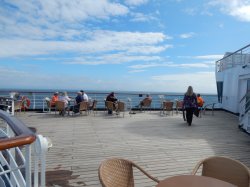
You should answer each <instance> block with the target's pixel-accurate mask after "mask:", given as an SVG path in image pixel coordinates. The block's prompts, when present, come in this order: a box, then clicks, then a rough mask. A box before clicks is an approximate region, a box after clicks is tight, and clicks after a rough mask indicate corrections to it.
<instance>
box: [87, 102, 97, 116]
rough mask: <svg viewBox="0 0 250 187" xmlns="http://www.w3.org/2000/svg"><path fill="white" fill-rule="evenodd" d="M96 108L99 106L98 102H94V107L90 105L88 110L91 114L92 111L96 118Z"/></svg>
mask: <svg viewBox="0 0 250 187" xmlns="http://www.w3.org/2000/svg"><path fill="white" fill-rule="evenodd" d="M96 106H97V100H93V102H92V105H89V108H88V111H89V112H91V111H92V112H93V114H94V116H95V113H96V112H97V110H96Z"/></svg>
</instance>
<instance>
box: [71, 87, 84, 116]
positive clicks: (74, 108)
mask: <svg viewBox="0 0 250 187" xmlns="http://www.w3.org/2000/svg"><path fill="white" fill-rule="evenodd" d="M82 101H83V96H82V92H77V96H76V98H75V105H74V106H71V107H70V110H71V111H73V112H74V113H77V112H79V108H80V102H82Z"/></svg>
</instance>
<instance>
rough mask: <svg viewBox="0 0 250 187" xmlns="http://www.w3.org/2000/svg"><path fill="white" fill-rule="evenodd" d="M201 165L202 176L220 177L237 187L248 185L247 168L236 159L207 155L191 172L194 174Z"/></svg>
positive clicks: (249, 173)
mask: <svg viewBox="0 0 250 187" xmlns="http://www.w3.org/2000/svg"><path fill="white" fill-rule="evenodd" d="M201 166H202V173H201V175H203V176H208V177H213V178H216V179H220V180H223V181H226V182H229V183H232V184H234V185H236V186H238V187H250V172H249V169H248V168H247V167H246V166H245V165H244V164H242V163H241V162H239V161H237V160H234V159H231V158H227V157H221V156H213V157H208V158H206V159H204V160H201V161H200V162H199V163H198V164H197V165H196V167H195V168H194V170H193V172H192V174H193V175H195V174H196V173H197V171H198V169H199V168H200V167H201Z"/></svg>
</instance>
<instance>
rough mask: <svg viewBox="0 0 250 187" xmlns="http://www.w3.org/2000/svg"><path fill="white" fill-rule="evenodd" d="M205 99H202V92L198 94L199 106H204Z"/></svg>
mask: <svg viewBox="0 0 250 187" xmlns="http://www.w3.org/2000/svg"><path fill="white" fill-rule="evenodd" d="M204 103H205V101H204V100H203V99H202V97H201V95H200V94H197V104H198V107H200V108H201V107H203V105H204Z"/></svg>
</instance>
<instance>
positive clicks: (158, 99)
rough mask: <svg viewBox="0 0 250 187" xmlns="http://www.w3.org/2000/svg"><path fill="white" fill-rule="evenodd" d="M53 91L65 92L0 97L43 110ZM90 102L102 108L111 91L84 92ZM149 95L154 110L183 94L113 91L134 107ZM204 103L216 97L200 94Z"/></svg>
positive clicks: (5, 92) (6, 92)
mask: <svg viewBox="0 0 250 187" xmlns="http://www.w3.org/2000/svg"><path fill="white" fill-rule="evenodd" d="M55 91H58V92H64V91H65V90H20V89H19V90H7V89H2V90H0V97H10V93H13V92H19V93H20V95H22V96H26V97H28V98H29V100H30V101H31V105H30V109H43V108H44V107H45V106H46V104H45V102H44V98H45V97H49V98H51V97H52V95H53V93H54V92H55ZM66 91H67V93H68V95H69V96H70V97H71V98H72V99H74V98H75V97H76V93H77V91H78V90H66ZM85 92H86V93H87V95H88V97H89V98H90V99H91V100H97V108H104V100H105V98H106V96H107V95H108V94H109V93H110V92H111V91H97V90H85ZM146 94H150V95H151V96H152V98H153V100H152V104H151V106H152V107H153V108H155V109H157V108H160V107H161V103H162V101H163V100H169V101H176V100H182V99H183V95H184V93H171V92H138V91H115V95H116V97H117V98H118V100H120V101H124V102H125V103H127V105H130V106H132V107H135V106H137V105H138V104H139V102H140V101H141V100H142V99H143V98H144V97H145V96H146ZM201 96H202V98H203V99H204V101H205V105H208V104H212V103H218V99H217V95H215V94H201Z"/></svg>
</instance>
